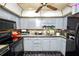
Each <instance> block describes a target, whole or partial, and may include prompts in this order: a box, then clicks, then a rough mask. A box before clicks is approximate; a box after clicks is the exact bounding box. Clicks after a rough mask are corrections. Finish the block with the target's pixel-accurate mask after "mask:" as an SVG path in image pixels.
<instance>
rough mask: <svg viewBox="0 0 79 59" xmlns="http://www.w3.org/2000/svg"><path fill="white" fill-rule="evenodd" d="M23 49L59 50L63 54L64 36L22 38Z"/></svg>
mask: <svg viewBox="0 0 79 59" xmlns="http://www.w3.org/2000/svg"><path fill="white" fill-rule="evenodd" d="M24 51H60V52H62V54H63V55H65V51H66V39H64V38H61V37H60V38H59V37H56V38H24Z"/></svg>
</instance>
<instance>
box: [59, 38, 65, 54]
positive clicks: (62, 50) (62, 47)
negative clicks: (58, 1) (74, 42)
mask: <svg viewBox="0 0 79 59" xmlns="http://www.w3.org/2000/svg"><path fill="white" fill-rule="evenodd" d="M60 43H61V45H60V50H61V53H62V54H63V55H65V52H66V39H64V38H61V41H60Z"/></svg>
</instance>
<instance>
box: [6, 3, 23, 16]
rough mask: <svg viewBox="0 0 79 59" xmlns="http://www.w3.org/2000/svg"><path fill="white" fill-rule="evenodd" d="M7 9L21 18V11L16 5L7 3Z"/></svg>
mask: <svg viewBox="0 0 79 59" xmlns="http://www.w3.org/2000/svg"><path fill="white" fill-rule="evenodd" d="M5 7H6V8H7V9H9V10H10V11H12V12H14V13H16V14H18V15H20V16H21V11H22V9H21V8H20V7H19V6H18V4H16V3H7V4H6V5H5Z"/></svg>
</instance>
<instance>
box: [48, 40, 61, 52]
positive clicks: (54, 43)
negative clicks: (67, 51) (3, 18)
mask: <svg viewBox="0 0 79 59" xmlns="http://www.w3.org/2000/svg"><path fill="white" fill-rule="evenodd" d="M49 43H50V50H51V51H60V40H58V39H57V38H52V39H51V40H50V42H49Z"/></svg>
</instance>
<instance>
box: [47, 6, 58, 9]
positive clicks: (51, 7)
mask: <svg viewBox="0 0 79 59" xmlns="http://www.w3.org/2000/svg"><path fill="white" fill-rule="evenodd" d="M47 7H48V8H50V9H52V10H57V8H56V7H53V6H51V5H47Z"/></svg>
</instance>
